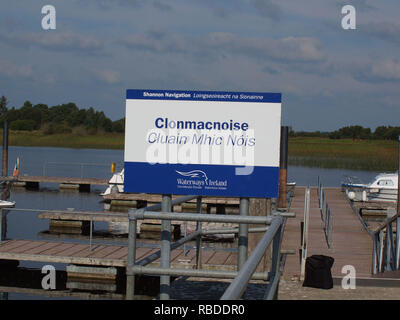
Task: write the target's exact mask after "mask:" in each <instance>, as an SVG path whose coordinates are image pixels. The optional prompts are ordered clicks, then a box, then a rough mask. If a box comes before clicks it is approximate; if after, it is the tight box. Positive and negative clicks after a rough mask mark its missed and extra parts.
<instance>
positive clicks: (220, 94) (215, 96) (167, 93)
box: [126, 90, 282, 103]
mask: <svg viewBox="0 0 400 320" xmlns="http://www.w3.org/2000/svg"><path fill="white" fill-rule="evenodd" d="M126 99H145V100H175V101H179V100H191V101H230V102H270V103H281V102H282V94H281V93H268V92H225V91H182V90H127V91H126Z"/></svg>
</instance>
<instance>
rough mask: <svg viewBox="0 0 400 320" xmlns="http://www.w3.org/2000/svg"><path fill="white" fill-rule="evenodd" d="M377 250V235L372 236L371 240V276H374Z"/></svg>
mask: <svg viewBox="0 0 400 320" xmlns="http://www.w3.org/2000/svg"><path fill="white" fill-rule="evenodd" d="M377 248H378V239H377V235H376V234H375V235H374V238H373V244H372V270H371V271H372V274H376V262H377V260H378V258H377V251H378V250H377Z"/></svg>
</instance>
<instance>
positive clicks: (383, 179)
mask: <svg viewBox="0 0 400 320" xmlns="http://www.w3.org/2000/svg"><path fill="white" fill-rule="evenodd" d="M397 186H398V173H397V172H396V173H381V174H378V175H377V176H376V177H375V178H374V179H373V180H372V181H371V182H370V183H367V184H363V183H354V182H353V181H348V182H344V183H342V189H344V190H345V191H346V194H347V196H348V197H349V199H350V200H361V201H396V200H397Z"/></svg>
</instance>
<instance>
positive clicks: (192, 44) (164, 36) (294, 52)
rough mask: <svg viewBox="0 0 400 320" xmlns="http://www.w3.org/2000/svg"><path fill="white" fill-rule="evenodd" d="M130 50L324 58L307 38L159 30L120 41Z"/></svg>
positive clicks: (303, 59)
mask: <svg viewBox="0 0 400 320" xmlns="http://www.w3.org/2000/svg"><path fill="white" fill-rule="evenodd" d="M120 43H121V44H123V45H125V46H126V47H128V48H130V49H136V50H145V51H150V52H152V53H156V54H164V53H180V54H184V55H188V56H192V57H195V58H199V57H203V58H204V57H208V58H209V57H210V56H211V57H213V58H216V59H218V58H221V57H224V56H230V55H241V56H246V57H248V58H251V59H257V60H265V59H273V60H276V61H280V62H316V61H321V60H323V59H324V58H325V54H324V53H323V51H322V50H321V45H320V42H319V41H318V40H317V39H315V38H310V37H286V38H281V39H274V38H268V37H260V38H253V37H242V36H238V35H235V34H233V33H229V32H212V33H209V34H206V35H203V36H181V35H178V34H171V33H166V32H162V31H157V32H154V31H151V32H147V33H140V34H134V35H130V36H127V37H125V38H124V39H122V40H121V41H120Z"/></svg>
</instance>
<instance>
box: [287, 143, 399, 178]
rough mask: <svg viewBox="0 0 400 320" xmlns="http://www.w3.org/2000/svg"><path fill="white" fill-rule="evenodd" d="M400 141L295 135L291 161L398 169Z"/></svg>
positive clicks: (302, 163)
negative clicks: (301, 136)
mask: <svg viewBox="0 0 400 320" xmlns="http://www.w3.org/2000/svg"><path fill="white" fill-rule="evenodd" d="M397 145H398V142H397V141H392V140H352V139H338V140H334V139H329V138H326V139H325V138H300V137H299V138H291V139H290V140H289V164H291V165H301V166H309V167H322V168H343V169H355V170H371V171H395V170H397V165H398V164H397V163H398V160H397V157H398V151H397V149H398V147H397Z"/></svg>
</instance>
